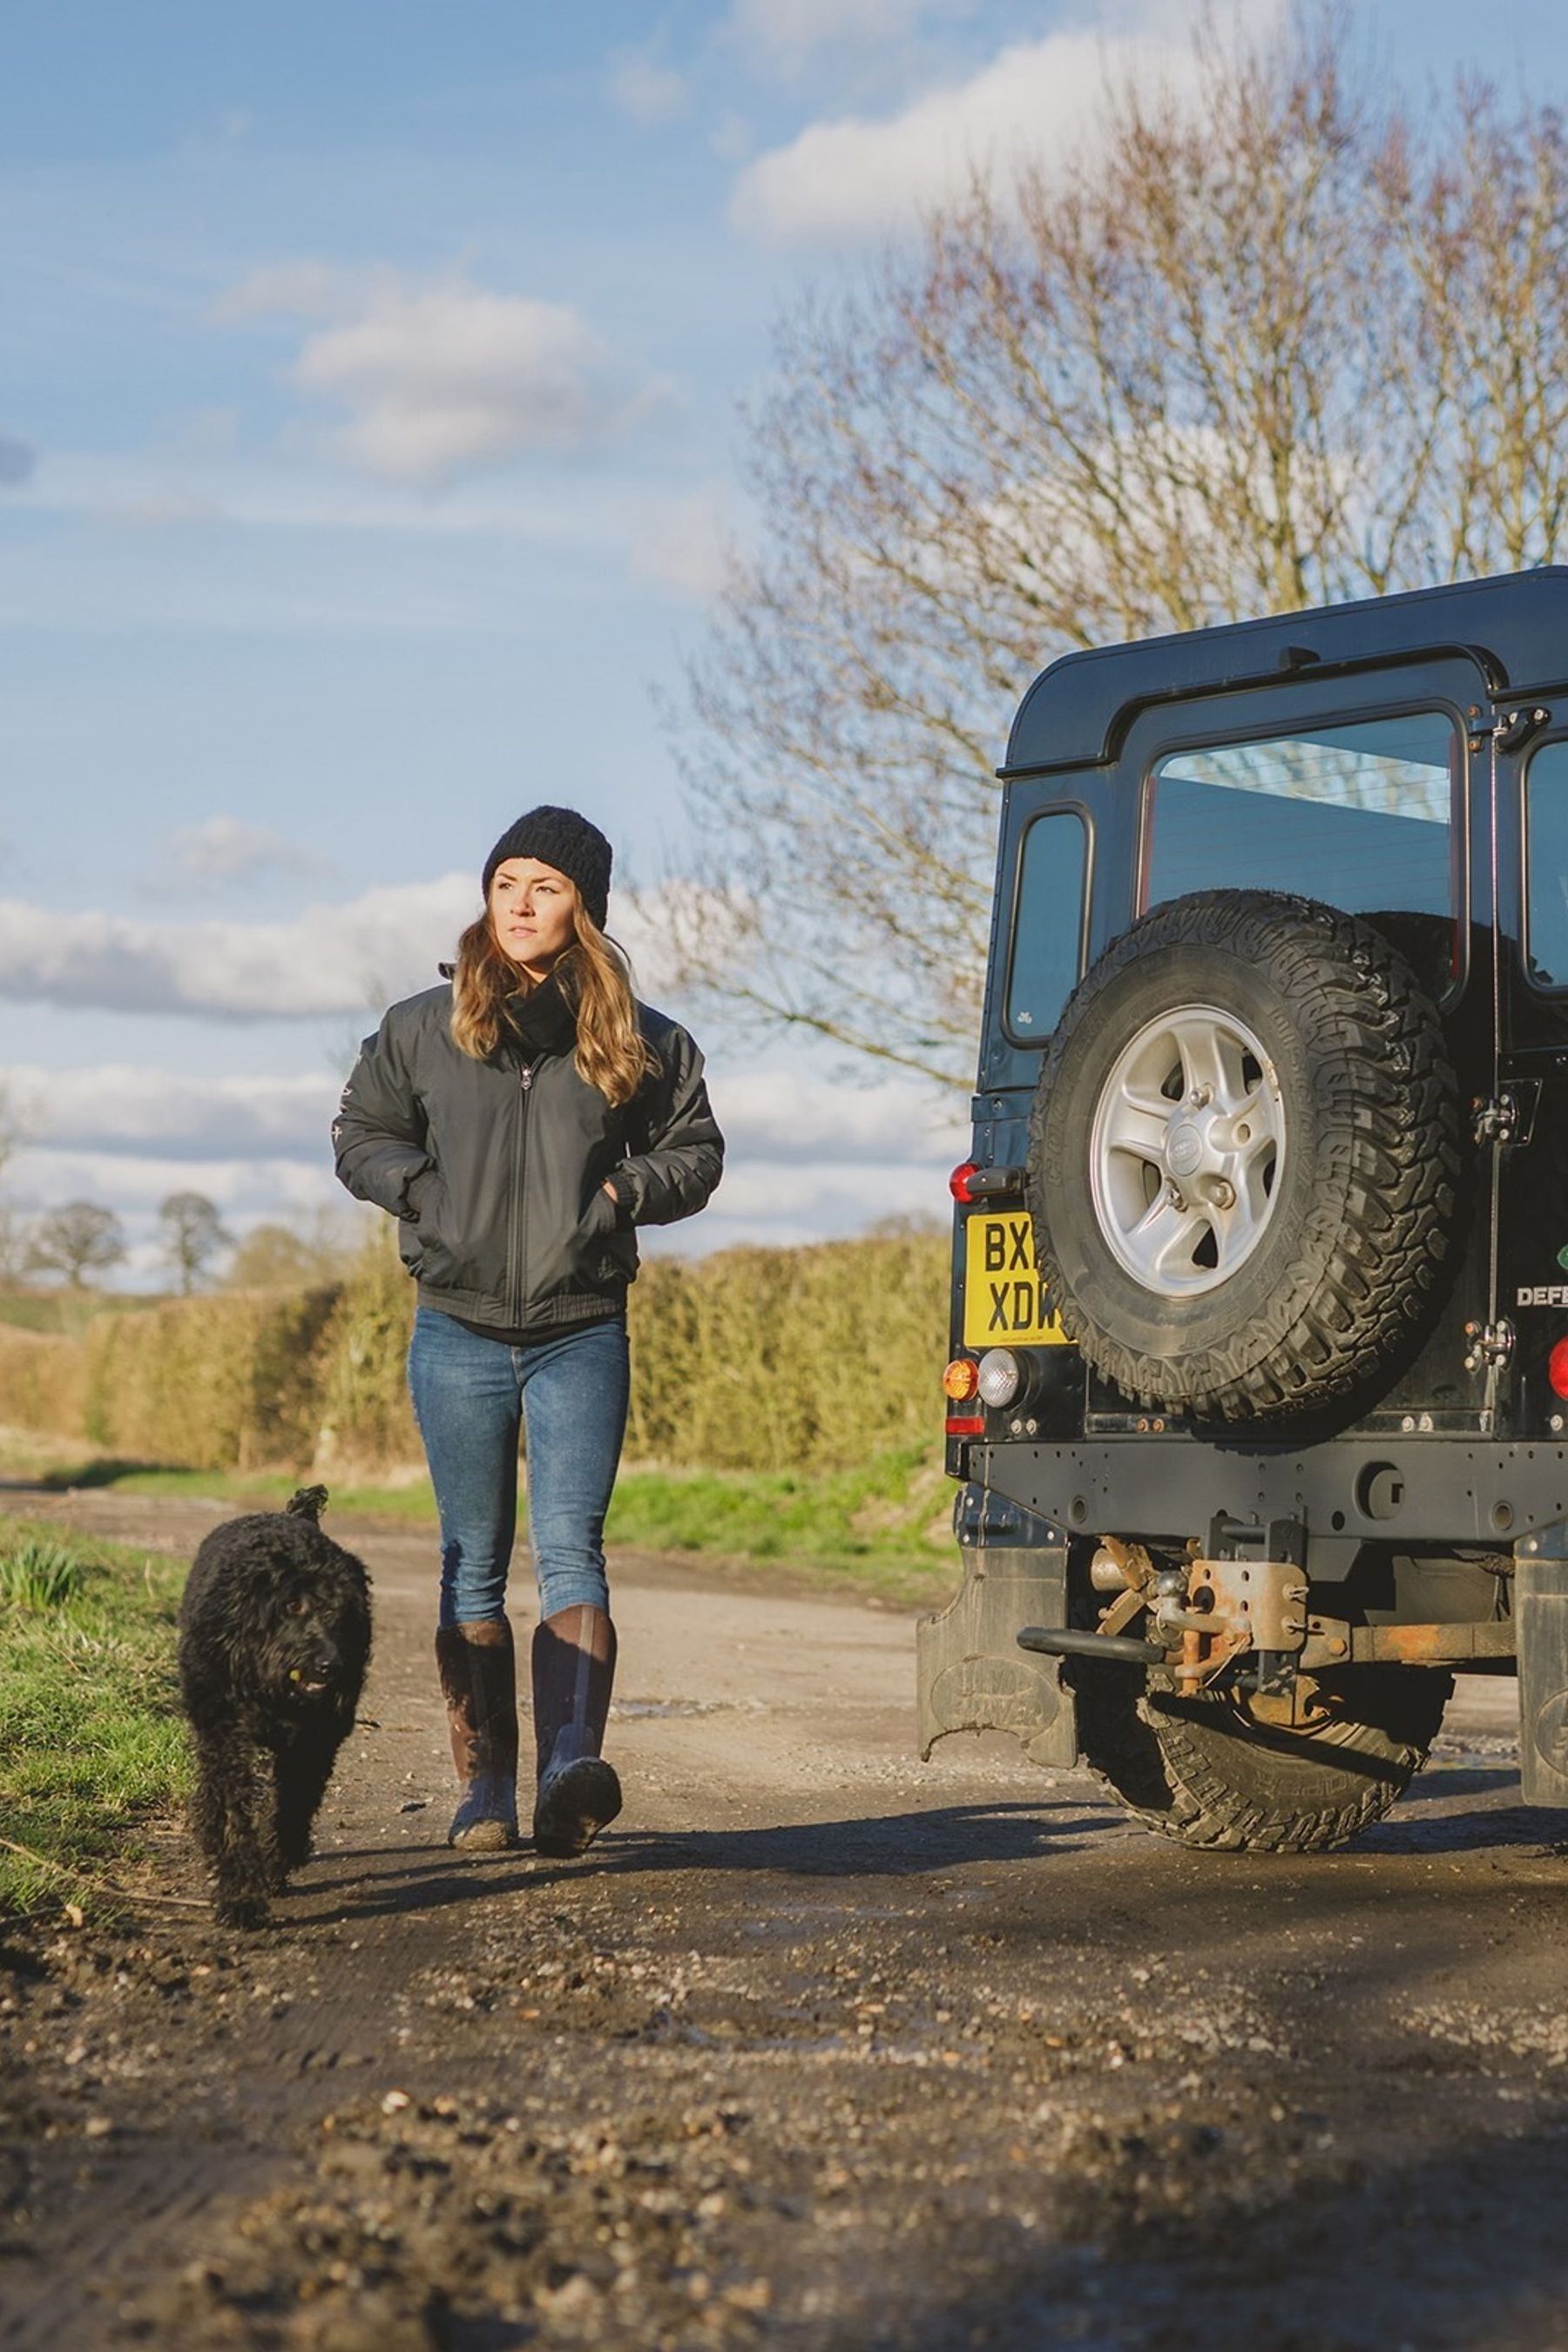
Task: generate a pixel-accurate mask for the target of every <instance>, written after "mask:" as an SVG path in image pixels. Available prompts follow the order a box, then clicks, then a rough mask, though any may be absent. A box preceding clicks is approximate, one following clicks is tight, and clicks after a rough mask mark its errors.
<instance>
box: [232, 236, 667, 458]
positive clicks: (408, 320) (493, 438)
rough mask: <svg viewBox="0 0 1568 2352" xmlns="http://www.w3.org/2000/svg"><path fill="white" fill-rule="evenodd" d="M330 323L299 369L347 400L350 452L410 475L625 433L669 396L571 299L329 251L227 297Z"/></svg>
mask: <svg viewBox="0 0 1568 2352" xmlns="http://www.w3.org/2000/svg"><path fill="white" fill-rule="evenodd" d="M277 311H281V312H284V313H286V314H288V315H291V316H295V317H300V318H303V319H306V320H314V321H319V322H320V323H319V324H317V325H315V327H314V328H313V330H312V331H311V332H310V333H309V334H307V335H306V337H305V340H304V341H303V342H302V344H301V345H300V352H299V355H298V357H297V358H296V360H295V362H294V363H293V366H292V368H291V369H290V371H289V374H290V379H291V381H292V382H293V383H295V384H297V385H298V386H299V388H300V390H301V391H303V392H306V393H309V394H313V395H314V396H316V397H318V398H320V399H322V400H324V401H327V402H329V403H331V404H333V405H334V406H336V407H337V408H339V409H340V410H342V411H343V412H344V413H345V415H346V422H345V423H344V424H343V425H341V426H340V427H339V428H338V429H337V431H336V432H335V433H333V435H332V436H331V445H330V446H331V448H332V449H333V450H334V452H335V453H336V454H337V455H338V456H340V457H343V458H345V459H346V460H347V461H348V462H349V463H351V464H352V465H354V466H357V467H362V468H363V469H364V470H365V471H366V472H368V473H371V474H375V475H380V476H382V477H383V478H386V479H388V480H392V481H398V482H408V483H424V484H440V483H444V482H447V481H450V480H452V479H453V478H455V477H457V476H458V475H459V474H462V473H465V472H468V471H471V470H473V469H474V468H476V467H483V466H489V465H495V464H499V463H500V462H503V461H504V460H506V459H508V458H510V457H518V456H520V455H522V454H523V453H525V452H528V451H531V450H562V449H571V448H576V447H579V446H582V445H583V444H584V443H585V442H588V441H591V440H594V439H596V438H601V437H603V436H608V435H613V434H616V433H619V432H621V431H624V430H625V429H626V428H627V427H628V426H629V425H632V424H634V423H635V422H637V420H638V419H639V418H640V417H641V416H643V415H646V414H647V412H648V411H649V410H650V409H651V408H652V407H654V406H656V405H658V404H660V403H661V402H663V401H664V400H666V399H668V396H669V387H668V385H667V384H665V383H662V382H660V381H658V380H657V379H650V380H647V381H645V382H644V383H641V384H640V385H637V386H631V385H629V384H628V383H627V381H626V375H625V372H624V370H623V369H622V368H621V366H620V365H619V364H618V363H617V362H616V360H615V358H614V356H613V355H612V353H611V352H609V350H608V349H607V347H606V346H605V343H604V342H603V341H601V340H600V338H599V336H598V335H597V334H595V331H594V330H593V329H592V328H591V327H590V326H589V325H588V323H587V321H586V320H585V319H584V318H583V316H582V314H581V313H580V312H579V311H578V310H574V308H572V307H571V306H570V305H569V304H566V303H562V302H545V301H540V300H537V299H534V298H532V297H531V296H528V295H521V294H496V293H492V292H490V291H489V290H488V289H486V288H484V287H481V286H476V285H474V284H473V283H472V282H471V281H470V280H468V279H467V278H459V277H453V276H446V277H439V278H412V277H405V276H401V275H399V274H398V273H397V272H395V271H393V270H389V269H382V270H377V271H374V272H371V273H368V274H367V273H354V272H347V271H340V270H334V269H332V268H330V267H328V266H327V265H324V264H322V263H320V262H300V263H288V264H280V265H278V266H276V267H274V268H269V269H262V270H258V271H255V272H253V273H252V275H251V276H250V277H249V278H246V279H245V280H244V281H243V282H242V283H241V284H240V285H239V286H237V287H236V288H235V289H233V291H232V292H231V293H230V294H229V295H228V296H227V298H226V300H225V301H224V303H223V304H222V305H221V306H220V310H219V314H218V315H220V316H222V317H225V318H229V319H243V318H249V317H255V316H258V315H259V314H261V313H264V312H277Z"/></svg>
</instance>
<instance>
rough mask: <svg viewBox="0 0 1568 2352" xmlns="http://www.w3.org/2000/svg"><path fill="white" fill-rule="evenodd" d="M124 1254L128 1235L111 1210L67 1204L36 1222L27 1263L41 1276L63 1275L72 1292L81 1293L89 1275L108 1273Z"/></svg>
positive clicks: (83, 1203) (80, 1203) (88, 1203)
mask: <svg viewBox="0 0 1568 2352" xmlns="http://www.w3.org/2000/svg"><path fill="white" fill-rule="evenodd" d="M124 1255H125V1236H124V1234H123V1232H122V1231H121V1223H120V1220H119V1218H118V1217H117V1216H116V1215H115V1213H114V1212H113V1210H112V1209H103V1208H100V1207H99V1206H98V1204H97V1202H93V1201H68V1202H66V1203H65V1205H64V1207H63V1208H59V1209H48V1210H46V1211H45V1213H44V1214H43V1215H42V1216H41V1217H39V1218H37V1221H36V1222H35V1223H34V1226H33V1234H32V1244H31V1247H30V1249H29V1251H28V1255H27V1263H28V1265H29V1266H30V1267H31V1268H33V1269H35V1270H36V1271H37V1272H38V1273H40V1274H63V1275H64V1276H65V1278H66V1280H67V1282H68V1283H69V1285H70V1286H71V1288H72V1289H73V1290H81V1289H84V1288H85V1287H86V1284H87V1277H88V1276H89V1274H104V1273H107V1271H108V1269H109V1268H110V1266H111V1265H119V1264H120V1262H121V1259H122V1258H123V1257H124Z"/></svg>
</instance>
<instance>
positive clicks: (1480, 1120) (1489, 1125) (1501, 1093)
mask: <svg viewBox="0 0 1568 2352" xmlns="http://www.w3.org/2000/svg"><path fill="white" fill-rule="evenodd" d="M1535 1091H1536V1092H1537V1093H1539V1091H1540V1089H1539V1088H1537V1089H1536V1090H1535ZM1534 1108H1535V1105H1534V1101H1533V1099H1531V1100H1529V1101H1528V1102H1527V1100H1526V1098H1525V1097H1523V1096H1522V1095H1521V1093H1520V1091H1519V1090H1518V1089H1517V1088H1516V1087H1499V1089H1498V1091H1497V1093H1496V1094H1495V1095H1477V1097H1475V1099H1474V1101H1473V1102H1472V1103H1471V1105H1470V1121H1471V1132H1472V1134H1473V1135H1474V1136H1475V1139H1476V1141H1477V1142H1478V1143H1495V1144H1496V1145H1497V1146H1498V1148H1499V1150H1502V1151H1511V1150H1513V1148H1514V1146H1515V1144H1519V1143H1528V1142H1529V1140H1530V1129H1531V1123H1532V1115H1533V1112H1534Z"/></svg>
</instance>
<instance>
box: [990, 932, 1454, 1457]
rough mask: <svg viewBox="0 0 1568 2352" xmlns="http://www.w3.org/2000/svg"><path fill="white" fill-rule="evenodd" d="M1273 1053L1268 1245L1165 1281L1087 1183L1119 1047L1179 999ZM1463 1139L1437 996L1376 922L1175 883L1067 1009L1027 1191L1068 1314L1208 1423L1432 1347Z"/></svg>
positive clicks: (1343, 1398)
mask: <svg viewBox="0 0 1568 2352" xmlns="http://www.w3.org/2000/svg"><path fill="white" fill-rule="evenodd" d="M1178 1007H1181V1008H1194V1007H1196V1008H1205V1009H1206V1008H1210V1007H1217V1008H1219V1010H1220V1012H1221V1013H1223V1014H1224V1015H1226V1017H1229V1016H1231V1015H1234V1016H1236V1017H1237V1019H1238V1020H1239V1021H1240V1022H1241V1023H1242V1024H1245V1026H1246V1027H1247V1030H1248V1031H1250V1033H1251V1034H1253V1035H1254V1036H1255V1037H1256V1038H1257V1039H1258V1041H1259V1043H1260V1045H1262V1046H1263V1048H1264V1049H1265V1052H1266V1055H1267V1056H1268V1065H1269V1070H1270V1076H1271V1080H1272V1081H1273V1082H1274V1083H1275V1084H1277V1087H1278V1097H1277V1099H1278V1109H1279V1118H1280V1119H1281V1122H1282V1126H1283V1132H1284V1143H1283V1145H1282V1148H1281V1157H1280V1161H1279V1185H1278V1197H1277V1198H1271V1204H1270V1206H1269V1209H1268V1217H1267V1222H1266V1223H1264V1224H1263V1227H1262V1230H1261V1231H1260V1233H1259V1234H1258V1240H1257V1243H1256V1247H1255V1249H1254V1252H1253V1255H1251V1256H1250V1257H1249V1258H1247V1261H1246V1262H1245V1263H1243V1264H1241V1265H1238V1267H1237V1270H1236V1272H1235V1273H1234V1274H1231V1275H1228V1276H1226V1277H1225V1278H1224V1279H1221V1280H1219V1281H1218V1284H1217V1286H1216V1287H1211V1288H1209V1289H1206V1290H1204V1291H1202V1292H1201V1293H1200V1294H1199V1295H1197V1296H1195V1297H1170V1296H1162V1295H1160V1294H1159V1292H1158V1291H1157V1290H1156V1289H1154V1288H1152V1287H1147V1286H1143V1285H1142V1284H1141V1283H1140V1282H1139V1281H1138V1280H1137V1279H1135V1278H1134V1276H1133V1274H1132V1273H1131V1272H1129V1271H1128V1270H1127V1269H1126V1267H1125V1266H1124V1265H1122V1264H1121V1263H1119V1261H1118V1258H1117V1255H1115V1252H1114V1248H1113V1245H1112V1243H1111V1241H1110V1239H1108V1236H1107V1232H1106V1230H1105V1229H1104V1227H1103V1225H1102V1222H1101V1218H1100V1214H1099V1213H1097V1210H1096V1206H1095V1200H1094V1197H1093V1193H1092V1190H1091V1183H1090V1169H1089V1155H1090V1151H1091V1149H1092V1143H1091V1130H1092V1128H1093V1122H1094V1119H1095V1117H1096V1112H1097V1108H1098V1107H1099V1106H1100V1102H1101V1098H1102V1097H1103V1096H1104V1095H1105V1094H1106V1092H1107V1090H1108V1089H1109V1087H1110V1084H1111V1074H1112V1073H1113V1072H1114V1071H1115V1070H1116V1068H1117V1067H1118V1057H1119V1055H1122V1054H1123V1053H1124V1052H1125V1051H1126V1050H1127V1049H1128V1047H1129V1045H1130V1041H1132V1040H1134V1039H1135V1038H1137V1036H1138V1035H1139V1034H1140V1033H1141V1031H1142V1030H1143V1029H1145V1028H1146V1027H1148V1026H1149V1025H1151V1024H1157V1022H1158V1019H1159V1017H1160V1016H1162V1015H1163V1014H1164V1013H1173V1012H1174V1011H1175V1009H1176V1008H1178ZM1460 1174H1461V1145H1460V1124H1459V1110H1458V1087H1457V1085H1456V1081H1455V1076H1454V1071H1453V1066H1452V1064H1451V1062H1450V1060H1449V1056H1448V1053H1447V1046H1446V1044H1445V1041H1444V1036H1443V1030H1442V1025H1441V1023H1440V1021H1439V1019H1438V1016H1437V1013H1436V1009H1435V1008H1434V1006H1433V1005H1432V1003H1430V1001H1429V1000H1428V999H1427V998H1426V996H1425V995H1423V993H1422V992H1421V990H1420V988H1419V987H1418V985H1417V983H1416V981H1415V975H1414V974H1413V972H1412V971H1411V970H1410V967H1409V965H1408V964H1407V963H1406V962H1405V959H1404V957H1403V956H1401V955H1400V954H1399V953H1398V951H1397V950H1395V949H1394V948H1393V947H1392V946H1391V945H1390V944H1389V942H1388V941H1387V940H1385V939H1384V938H1382V937H1380V936H1379V934H1378V933H1377V932H1376V931H1374V930H1373V929H1371V928H1370V927H1369V926H1368V925H1367V924H1365V923H1363V922H1360V921H1358V920H1357V919H1355V918H1354V917H1353V916H1350V915H1346V914H1342V913H1341V912H1339V911H1338V910H1337V909H1335V908H1329V907H1324V906H1321V905H1319V904H1318V903H1317V902H1316V901H1314V900H1312V899H1308V898H1293V897H1288V896H1285V895H1283V894H1278V893H1274V892H1268V891H1258V890H1213V891H1200V892H1196V893H1194V894H1193V895H1192V896H1190V897H1187V898H1176V899H1173V900H1171V901H1170V902H1169V903H1168V904H1166V905H1164V906H1162V907H1159V908H1156V909H1155V910H1154V911H1153V912H1152V914H1150V915H1147V916H1145V917H1144V918H1143V919H1142V921H1140V922H1138V923H1136V924H1134V925H1133V927H1132V928H1131V930H1129V931H1126V932H1124V933H1123V934H1122V936H1121V938H1120V939H1119V940H1116V941H1115V942H1114V944H1113V945H1112V946H1111V947H1110V949H1109V950H1107V952H1106V953H1105V954H1104V955H1103V956H1102V957H1101V958H1100V961H1099V962H1098V963H1096V964H1095V965H1094V966H1093V968H1092V969H1091V970H1090V971H1089V973H1088V974H1087V976H1086V977H1085V979H1084V980H1083V981H1082V982H1081V983H1080V985H1079V988H1078V990H1077V991H1076V992H1075V993H1074V995H1073V997H1072V998H1071V1000H1070V1002H1069V1003H1068V1007H1067V1010H1066V1012H1065V1013H1064V1014H1063V1016H1062V1020H1061V1022H1060V1024H1059V1025H1058V1029H1057V1032H1056V1034H1055V1037H1054V1039H1053V1041H1052V1044H1051V1047H1050V1051H1049V1053H1048V1055H1047V1059H1046V1063H1045V1066H1044V1068H1043V1070H1042V1072H1041V1076H1040V1081H1039V1085H1038V1087H1037V1091H1036V1096H1035V1101H1034V1106H1033V1110H1032V1113H1031V1118H1030V1127H1029V1152H1028V1171H1027V1198H1028V1205H1029V1208H1030V1211H1031V1213H1032V1216H1033V1220H1034V1226H1035V1240H1036V1248H1037V1255H1038V1258H1039V1265H1040V1270H1041V1274H1042V1276H1043V1279H1044V1282H1045V1285H1046V1288H1047V1293H1048V1295H1049V1297H1050V1300H1051V1303H1052V1305H1053V1306H1054V1307H1055V1308H1056V1311H1057V1313H1058V1316H1059V1317H1060V1319H1061V1324H1062V1328H1063V1329H1064V1330H1065V1331H1066V1333H1067V1334H1068V1338H1070V1339H1075V1340H1076V1341H1077V1342H1078V1344H1079V1348H1080V1349H1082V1351H1083V1354H1084V1356H1085V1358H1086V1359H1087V1360H1088V1362H1089V1364H1090V1365H1091V1366H1092V1367H1093V1368H1094V1370H1096V1371H1098V1372H1100V1373H1102V1374H1103V1375H1104V1376H1105V1377H1106V1378H1107V1379H1108V1380H1110V1381H1112V1382H1114V1384H1115V1386H1116V1387H1117V1388H1118V1389H1119V1390H1120V1391H1121V1392H1122V1394H1123V1395H1124V1396H1126V1397H1128V1398H1129V1399H1131V1400H1134V1401H1136V1402H1139V1403H1142V1404H1147V1405H1153V1406H1156V1407H1161V1408H1163V1409H1166V1410H1168V1411H1174V1412H1183V1413H1186V1414H1189V1415H1191V1416H1192V1417H1193V1418H1194V1419H1197V1420H1200V1421H1205V1420H1206V1421H1217V1422H1238V1421H1249V1420H1268V1419H1279V1418H1281V1417H1284V1416H1288V1415H1294V1414H1300V1413H1303V1412H1320V1411H1322V1410H1324V1409H1328V1408H1334V1407H1339V1406H1342V1404H1343V1403H1345V1402H1348V1401H1349V1400H1352V1399H1353V1398H1357V1397H1359V1396H1361V1395H1362V1394H1363V1393H1364V1392H1365V1391H1367V1390H1368V1389H1370V1388H1371V1387H1372V1386H1373V1383H1374V1382H1375V1381H1376V1380H1377V1378H1378V1376H1379V1374H1380V1373H1386V1372H1387V1371H1388V1370H1389V1368H1390V1366H1391V1365H1392V1364H1393V1363H1394V1360H1395V1359H1396V1358H1398V1357H1399V1356H1400V1355H1401V1354H1402V1353H1409V1352H1412V1351H1413V1349H1414V1347H1415V1345H1416V1344H1418V1340H1419V1337H1420V1335H1421V1334H1422V1333H1423V1332H1424V1331H1425V1329H1426V1328H1428V1327H1429V1324H1430V1322H1431V1320H1432V1319H1433V1318H1434V1317H1435V1314H1436V1309H1437V1307H1438V1306H1439V1304H1440V1302H1441V1299H1442V1297H1444V1296H1445V1295H1446V1293H1447V1288H1448V1286H1449V1285H1450V1283H1451V1280H1452V1276H1453V1272H1454V1268H1455V1265H1457V1259H1458V1252H1457V1247H1456V1234H1457V1229H1458V1223H1459V1216H1460V1203H1459V1199H1458V1194H1459V1189H1460Z"/></svg>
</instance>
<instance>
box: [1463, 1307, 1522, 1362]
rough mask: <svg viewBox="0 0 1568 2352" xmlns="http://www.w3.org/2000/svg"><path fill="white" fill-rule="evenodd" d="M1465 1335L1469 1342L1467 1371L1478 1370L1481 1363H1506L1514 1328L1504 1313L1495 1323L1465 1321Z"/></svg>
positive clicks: (1510, 1352) (1510, 1351)
mask: <svg viewBox="0 0 1568 2352" xmlns="http://www.w3.org/2000/svg"><path fill="white" fill-rule="evenodd" d="M1465 1337H1466V1339H1468V1341H1469V1343H1470V1346H1469V1352H1468V1354H1467V1356H1466V1358H1465V1370H1466V1371H1467V1372H1479V1370H1480V1369H1481V1366H1482V1365H1483V1364H1506V1363H1507V1361H1508V1360H1509V1358H1510V1356H1511V1355H1512V1353H1513V1348H1514V1339H1515V1333H1514V1328H1513V1325H1512V1324H1511V1323H1510V1321H1509V1319H1508V1318H1507V1316H1506V1315H1505V1316H1503V1317H1502V1318H1500V1320H1499V1321H1498V1322H1496V1323H1467V1324H1466V1326H1465Z"/></svg>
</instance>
